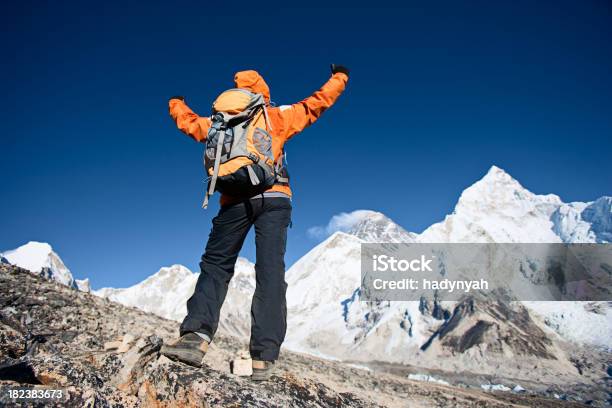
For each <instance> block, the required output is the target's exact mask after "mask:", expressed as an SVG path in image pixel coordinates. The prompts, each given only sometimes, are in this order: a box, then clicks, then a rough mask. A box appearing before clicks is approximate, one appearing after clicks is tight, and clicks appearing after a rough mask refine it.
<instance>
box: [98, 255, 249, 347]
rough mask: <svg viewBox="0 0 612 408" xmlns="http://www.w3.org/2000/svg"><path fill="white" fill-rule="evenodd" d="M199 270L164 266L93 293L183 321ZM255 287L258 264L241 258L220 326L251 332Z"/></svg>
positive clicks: (238, 332) (239, 333) (235, 332)
mask: <svg viewBox="0 0 612 408" xmlns="http://www.w3.org/2000/svg"><path fill="white" fill-rule="evenodd" d="M198 276H199V273H193V272H191V271H190V270H189V269H188V268H187V267H185V266H183V265H172V266H170V267H165V268H161V269H160V270H159V271H158V272H157V273H155V274H153V275H151V276H149V277H148V278H147V279H145V280H144V281H142V282H140V283H138V284H136V285H134V286H130V287H129V288H124V289H115V288H102V289H99V290H95V291H93V292H92V293H93V294H95V295H97V296H100V297H105V298H108V299H110V300H112V301H115V302H118V303H121V304H123V305H125V306H131V307H136V308H139V309H141V310H144V311H145V312H150V313H154V314H156V315H158V316H161V317H165V318H166V319H171V320H176V321H181V320H183V318H184V317H185V315H186V314H187V300H188V299H189V297H190V296H191V295H192V294H193V290H194V288H195V284H196V282H197V280H198ZM254 291H255V269H254V265H253V264H252V263H251V262H249V261H248V260H246V259H245V258H238V261H237V262H236V268H235V271H234V277H233V278H232V280H231V282H230V287H229V290H228V293H227V299H228V301H227V302H225V304H224V305H223V308H222V310H221V322H220V324H219V328H220V330H224V331H225V332H227V333H229V334H233V335H237V336H241V337H242V336H246V335H248V333H249V332H250V310H251V309H250V299H251V297H252V296H253V292H254Z"/></svg>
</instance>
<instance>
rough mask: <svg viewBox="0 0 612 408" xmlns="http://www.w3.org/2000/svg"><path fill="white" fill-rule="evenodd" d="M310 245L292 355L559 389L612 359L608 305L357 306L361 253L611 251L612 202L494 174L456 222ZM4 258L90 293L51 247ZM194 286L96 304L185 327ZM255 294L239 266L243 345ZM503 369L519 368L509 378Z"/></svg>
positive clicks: (301, 272)
mask: <svg viewBox="0 0 612 408" xmlns="http://www.w3.org/2000/svg"><path fill="white" fill-rule="evenodd" d="M340 221H341V222H340ZM315 233H316V235H318V236H322V235H327V234H331V235H329V236H328V237H327V238H326V239H324V241H323V242H321V243H320V244H319V245H317V246H316V247H315V248H313V249H312V250H311V251H309V252H308V253H307V254H305V255H304V256H303V257H302V258H300V259H299V260H298V261H297V262H296V263H295V264H294V265H292V266H291V268H289V270H288V271H287V273H286V280H287V282H288V293H287V306H288V332H287V339H286V343H285V345H286V347H287V348H289V349H292V350H296V351H303V352H306V353H310V354H317V355H321V356H323V357H329V358H339V359H343V360H360V361H384V362H391V363H403V364H414V365H421V366H424V367H428V368H435V369H440V370H455V371H456V370H457V369H458V368H459V367H463V369H470V370H472V371H479V372H483V373H494V372H495V370H498V369H500V368H499V367H500V366H501V367H503V368H504V370H505V371H506V374H508V375H515V376H517V377H519V378H520V377H521V376H528V377H532V376H550V377H551V378H552V379H553V380H554V377H555V376H556V377H559V381H561V380H564V379H563V376H568V377H572V376H574V375H575V374H576V372H577V369H576V367H575V364H574V363H573V362H572V361H573V360H572V357H571V354H572V353H573V354H576V353H578V351H576V350H575V349H574V347H580V348H581V349H580V350H584V348H585V347H586V348H588V347H595V348H597V349H598V350H604V351H606V350H607V351H609V350H610V349H612V344H611V342H610V338H612V336H611V334H612V308H611V305H610V303H608V302H523V303H515V304H512V305H501V304H481V303H474V302H473V301H472V300H470V299H465V300H464V301H460V302H437V300H435V299H425V300H423V301H421V302H376V303H373V302H360V290H359V287H360V246H361V244H362V243H364V242H393V243H402V242H421V243H451V242H452V243H455V242H457V243H459V242H461V243H607V242H610V241H611V240H612V197H601V198H599V199H597V200H595V201H592V202H573V203H564V202H562V201H561V199H560V198H559V197H558V196H556V195H553V194H548V195H537V194H534V193H532V192H530V191H528V190H527V189H525V188H524V187H522V186H521V185H520V183H519V182H518V181H516V180H515V179H513V178H512V177H511V176H510V175H508V174H507V173H506V172H504V171H503V170H502V169H500V168H498V167H495V166H493V167H492V168H491V169H490V170H489V171H488V173H487V174H486V175H485V176H484V177H483V178H482V179H481V180H479V181H477V182H476V183H475V184H473V185H472V186H470V187H468V188H467V189H465V190H464V191H463V193H462V194H461V196H460V198H459V200H458V203H457V204H456V206H455V209H454V211H453V212H452V213H451V214H449V215H447V216H446V217H445V218H444V220H443V221H441V222H439V223H436V224H433V225H431V226H430V227H429V228H427V229H425V231H423V232H422V233H420V234H416V233H412V232H408V231H406V230H405V229H403V228H402V227H401V226H399V225H397V224H396V223H395V222H393V221H392V220H391V219H389V218H388V217H386V216H385V215H383V214H381V213H378V212H375V211H367V210H359V211H354V212H352V213H348V214H344V215H343V216H342V218H341V219H340V220H335V221H334V220H332V222H331V223H330V225H329V226H328V227H326V228H319V229H318V230H317V231H315ZM2 256H3V257H4V258H6V260H7V261H8V262H10V263H12V264H16V265H18V266H21V267H24V268H26V269H29V270H31V271H32V272H34V273H40V274H42V275H44V276H46V277H48V278H51V279H56V280H58V281H60V282H62V283H64V284H66V285H70V286H73V287H79V288H86V287H87V286H86V284H85V283H79V282H77V281H75V280H74V279H73V278H72V275H71V274H70V271H69V270H68V269H67V268H66V267H65V266H64V265H63V263H62V262H61V259H60V258H59V256H57V254H55V253H54V252H53V251H52V250H51V247H50V246H48V244H41V243H29V244H26V245H24V246H22V247H20V248H18V249H16V250H13V251H7V252H5V253H3V254H2ZM197 277H198V274H195V273H192V272H191V271H189V270H188V269H187V268H185V267H184V266H181V265H173V266H171V267H167V268H162V269H160V270H159V271H158V272H157V273H155V274H154V275H152V276H150V277H149V278H147V279H145V280H144V281H142V282H141V283H139V284H137V285H134V286H132V287H129V288H125V289H115V288H103V289H100V290H97V291H94V293H95V294H96V295H98V296H101V297H106V298H109V299H111V300H113V301H116V302H119V303H122V304H124V305H127V306H134V307H138V308H140V309H143V310H145V311H148V312H152V313H155V314H157V315H159V316H162V317H166V318H170V319H174V320H177V321H180V320H181V319H182V317H183V316H184V315H185V313H186V307H185V303H186V301H187V299H188V297H189V296H190V295H191V293H192V292H193V288H194V286H195V282H196V280H197ZM254 287H255V279H254V265H253V264H252V263H250V262H249V261H248V260H246V259H243V258H240V259H239V260H238V263H237V265H236V272H235V276H234V279H233V280H232V282H231V287H230V291H229V293H228V296H227V298H226V304H225V305H224V307H223V310H222V320H221V324H220V329H221V330H222V331H225V332H227V333H229V334H233V335H237V336H240V337H246V336H248V333H249V327H250V313H249V311H250V298H251V296H252V294H253V291H254ZM508 358H513V359H514V360H515V361H516V362H517V364H516V365H507V364H506V365H505V366H504V364H505V363H504V362H505V361H507V359H508ZM532 363H533V364H535V365H536V367H537V368H534V366H533V364H532ZM572 378H573V377H572ZM565 380H567V378H565Z"/></svg>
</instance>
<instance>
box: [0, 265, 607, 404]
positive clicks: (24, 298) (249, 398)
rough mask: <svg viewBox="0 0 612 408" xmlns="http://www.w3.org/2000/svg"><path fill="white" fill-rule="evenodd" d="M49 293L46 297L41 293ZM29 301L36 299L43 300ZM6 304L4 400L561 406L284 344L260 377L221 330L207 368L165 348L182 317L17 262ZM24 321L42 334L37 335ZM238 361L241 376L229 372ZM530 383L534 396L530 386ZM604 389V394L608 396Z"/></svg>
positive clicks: (0, 275) (5, 276) (3, 277)
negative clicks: (271, 370) (48, 391)
mask: <svg viewBox="0 0 612 408" xmlns="http://www.w3.org/2000/svg"><path fill="white" fill-rule="evenodd" d="M43 294H44V296H45V298H46V300H41V299H38V297H40V296H41V295H43ZM32 299H38V302H37V303H36V304H35V305H36V307H33V306H34V303H32V302H31V300H32ZM0 305H4V306H3V307H4V309H0V406H15V405H16V404H15V401H14V400H11V399H10V398H9V396H8V393H7V392H6V389H7V388H15V387H17V386H18V387H28V388H36V389H42V388H45V387H47V388H48V387H59V386H61V387H64V389H65V390H67V392H68V393H69V395H70V399H69V400H67V401H66V402H65V403H64V402H62V403H61V404H59V403H58V405H61V406H67V407H94V406H95V407H98V406H100V407H111V406H112V407H115V406H116V407H125V408H137V407H221V406H223V407H225V406H228V407H270V406H273V407H303V408H318V407H354V408H374V407H381V406H384V407H396V406H397V407H404V406H427V407H429V406H436V407H446V406H452V407H458V408H463V407H497V408H501V407H508V406H537V407H541V408H552V407H556V406H558V404H559V401H558V400H552V399H550V398H545V397H541V398H538V399H537V401H536V400H534V399H533V396H531V395H529V394H525V393H488V394H487V395H484V393H482V392H481V391H480V390H476V391H474V390H469V389H466V388H458V387H451V386H443V385H440V384H429V383H418V384H416V385H415V383H414V382H413V381H410V380H408V379H407V378H405V376H402V375H392V374H390V373H381V372H380V371H379V372H377V371H375V370H371V371H365V370H360V369H356V368H352V367H349V366H348V365H345V364H343V363H341V362H338V361H326V360H323V359H320V358H316V357H311V356H308V355H303V354H298V353H292V352H289V351H287V350H282V351H281V353H282V354H281V358H280V359H279V362H278V364H279V370H278V372H277V374H276V375H274V376H273V377H272V380H271V381H267V382H264V383H253V382H251V381H250V380H248V379H245V378H243V377H241V375H249V374H250V370H251V360H250V358H248V357H249V356H248V353H247V352H245V351H244V349H245V347H246V344H244V343H243V342H241V341H240V340H238V339H236V338H233V337H228V336H223V335H222V334H217V335H216V336H215V342H214V343H213V344H212V345H211V348H210V349H209V351H208V353H207V355H206V360H205V365H204V366H203V367H202V368H194V367H190V366H187V365H184V364H180V363H177V362H174V361H171V360H169V359H168V358H166V357H160V355H159V350H160V348H161V344H162V339H163V340H169V339H171V338H173V337H174V336H175V335H176V331H177V328H178V323H177V322H174V321H170V320H166V319H163V318H160V317H157V316H154V315H150V314H147V313H145V312H142V311H141V310H138V309H134V308H128V307H124V306H121V305H118V304H116V303H112V302H109V301H108V300H106V299H100V298H98V297H96V296H94V295H91V294H89V293H84V292H78V291H75V290H71V289H70V288H68V287H66V286H64V285H61V284H59V283H57V282H54V281H49V280H44V279H42V278H40V277H37V276H35V275H32V274H31V273H29V272H28V271H26V270H21V269H19V268H15V267H13V266H10V265H2V264H0ZM51 305H55V306H51ZM22 321H23V323H21V322H22ZM26 326H27V327H29V328H35V329H36V332H34V333H30V332H29V330H28V328H26ZM67 332H71V333H72V334H70V335H65V333H67ZM126 332H129V333H138V336H135V335H129V334H125V333H126ZM73 334H74V335H73ZM136 337H138V338H137V339H136ZM26 338H29V339H30V340H28V342H29V343H32V342H33V341H34V340H33V338H38V339H39V341H37V342H36V345H37V346H36V347H35V348H33V347H28V349H29V350H30V351H29V352H28V353H26V347H25V343H26V342H25V339H26ZM109 339H120V340H115V341H108V340H109ZM125 344H126V345H129V347H128V349H127V350H126V351H125V352H124V353H118V352H106V353H104V352H100V349H101V348H104V350H106V351H110V350H117V351H118V350H119V348H120V347H121V346H123V345H125ZM240 357H246V358H240ZM232 359H233V364H232V366H235V367H232V368H235V370H233V372H234V373H235V374H236V375H232V374H230V371H229V370H228V364H227V362H228V361H230V360H232ZM586 369H588V367H587V368H586ZM599 370H600V371H599V375H600V376H601V368H599ZM604 370H605V367H604ZM45 384H47V385H45ZM529 389H530V393H531V390H532V385H531V384H530V386H529ZM605 391H606V390H603V391H602V396H601V398H598V400H600V401H605V398H606V397H607V394H606V393H605ZM556 392H558V391H556ZM564 392H567V390H565V391H564ZM500 394H505V395H500ZM509 398H511V400H509ZM585 400H586V399H585ZM25 405H26V406H43V405H42V404H36V403H32V404H25ZM570 406H571V405H568V407H570Z"/></svg>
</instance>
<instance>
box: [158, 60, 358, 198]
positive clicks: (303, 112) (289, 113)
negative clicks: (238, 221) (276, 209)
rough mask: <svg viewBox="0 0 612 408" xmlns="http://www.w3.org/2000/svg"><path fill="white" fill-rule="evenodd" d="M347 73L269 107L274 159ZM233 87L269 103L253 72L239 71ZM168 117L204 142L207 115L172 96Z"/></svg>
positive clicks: (332, 98)
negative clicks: (290, 102)
mask: <svg viewBox="0 0 612 408" xmlns="http://www.w3.org/2000/svg"><path fill="white" fill-rule="evenodd" d="M347 81H348V76H347V75H345V74H343V73H340V72H339V73H336V74H333V75H332V77H331V78H330V79H329V80H328V81H327V82H326V83H325V84H324V85H323V86H322V87H321V89H319V90H318V91H317V92H315V93H314V94H312V95H311V96H309V97H308V98H306V99H304V100H303V101H301V102H298V103H294V104H293V105H284V106H279V107H270V106H268V109H267V110H268V116H269V119H270V122H271V123H270V125H271V127H272V129H271V130H270V133H271V135H272V152H273V153H274V160H275V161H277V160H279V158H280V156H281V154H282V153H283V146H284V145H285V142H287V140H289V139H291V137H293V135H295V134H296V133H299V132H301V131H302V130H304V128H306V127H307V126H310V125H312V124H313V123H314V122H315V121H316V120H317V119H318V118H319V117H320V116H321V114H322V113H323V112H324V111H325V110H326V109H327V108H329V107H330V106H332V105H333V104H334V103H335V102H336V100H337V99H338V97H339V96H340V94H341V93H342V92H343V91H344V88H345V87H346V83H347ZM234 83H235V86H236V88H243V89H247V90H249V91H251V92H255V93H260V94H262V95H263V96H264V98H265V100H266V102H267V103H269V102H270V88H268V85H267V84H266V82H265V81H264V79H263V78H262V77H261V75H259V74H258V73H257V72H256V71H240V72H238V73H236V75H235V76H234ZM169 107H170V116H172V118H173V119H174V121H175V122H176V126H177V127H178V128H179V129H180V130H181V131H183V132H184V133H185V134H187V135H188V136H190V137H191V138H193V139H195V140H196V141H198V142H202V143H204V142H206V135H207V134H208V129H209V128H210V124H211V120H210V117H204V116H198V115H197V114H196V113H194V112H193V111H192V110H191V109H190V108H189V107H188V106H187V104H186V103H185V102H184V101H182V100H180V99H171V100H170V102H169ZM268 191H279V192H282V193H285V194H287V195H289V196H291V189H290V188H289V186H282V185H275V186H273V187H272V188H270V189H269V190H268ZM231 201H233V200H232V198H231V197H227V196H222V197H221V203H222V204H225V203H228V202H231Z"/></svg>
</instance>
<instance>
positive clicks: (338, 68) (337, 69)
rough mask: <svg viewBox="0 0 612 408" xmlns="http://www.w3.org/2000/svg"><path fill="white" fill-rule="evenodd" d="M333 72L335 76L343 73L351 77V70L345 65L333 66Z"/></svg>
mask: <svg viewBox="0 0 612 408" xmlns="http://www.w3.org/2000/svg"><path fill="white" fill-rule="evenodd" d="M331 71H332V74H335V73H337V72H342V73H343V74H346V76H348V75H349V72H350V71H349V69H348V68H347V67H345V66H344V65H336V64H331Z"/></svg>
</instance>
